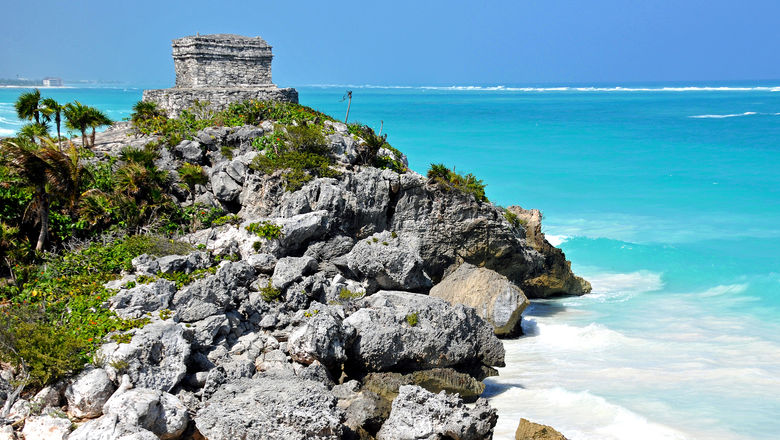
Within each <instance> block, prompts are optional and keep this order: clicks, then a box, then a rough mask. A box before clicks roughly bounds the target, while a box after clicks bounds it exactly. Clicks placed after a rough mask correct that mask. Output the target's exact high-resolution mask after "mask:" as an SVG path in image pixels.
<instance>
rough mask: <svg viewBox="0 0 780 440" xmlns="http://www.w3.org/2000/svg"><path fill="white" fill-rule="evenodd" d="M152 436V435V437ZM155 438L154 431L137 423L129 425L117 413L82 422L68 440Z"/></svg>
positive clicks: (139, 439) (144, 439)
mask: <svg viewBox="0 0 780 440" xmlns="http://www.w3.org/2000/svg"><path fill="white" fill-rule="evenodd" d="M150 436H151V437H150ZM119 439H122V440H131V439H132V440H147V439H148V440H153V439H159V437H157V436H156V435H155V434H154V433H153V432H151V431H149V430H147V429H144V428H141V427H140V426H136V425H128V424H126V423H122V421H120V420H119V416H118V415H116V414H106V415H104V416H101V417H99V418H97V419H92V420H89V421H87V422H86V423H83V424H81V425H80V426H79V427H78V428H76V430H75V431H73V432H71V433H70V435H69V436H68V440H119Z"/></svg>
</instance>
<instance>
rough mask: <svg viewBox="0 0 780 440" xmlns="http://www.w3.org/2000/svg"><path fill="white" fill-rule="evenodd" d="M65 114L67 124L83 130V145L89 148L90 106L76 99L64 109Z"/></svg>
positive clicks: (74, 128) (70, 127)
mask: <svg viewBox="0 0 780 440" xmlns="http://www.w3.org/2000/svg"><path fill="white" fill-rule="evenodd" d="M63 114H64V115H65V126H66V127H68V128H69V129H71V130H78V131H80V132H81V146H82V147H83V148H87V144H86V142H87V128H89V124H90V115H89V107H88V106H86V105H84V104H82V103H80V102H78V101H74V102H72V103H68V104H66V105H65V108H64V109H63Z"/></svg>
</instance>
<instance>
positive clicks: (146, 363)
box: [99, 321, 190, 391]
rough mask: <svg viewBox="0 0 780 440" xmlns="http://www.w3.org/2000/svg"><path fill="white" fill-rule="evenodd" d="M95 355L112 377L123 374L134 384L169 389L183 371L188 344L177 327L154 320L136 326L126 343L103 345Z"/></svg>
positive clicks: (185, 365) (180, 329)
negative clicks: (101, 359) (100, 359)
mask: <svg viewBox="0 0 780 440" xmlns="http://www.w3.org/2000/svg"><path fill="white" fill-rule="evenodd" d="M99 356H101V357H103V358H104V359H105V362H106V366H105V368H106V371H107V372H108V373H109V376H111V377H112V379H113V380H117V378H118V376H119V375H120V374H122V373H127V374H128V375H129V376H130V379H131V381H132V383H133V384H134V385H136V386H139V387H144V388H152V389H157V390H163V391H170V390H172V389H173V387H175V386H176V385H177V384H178V383H179V382H180V381H181V380H182V379H183V378H184V376H185V374H186V373H187V360H188V358H189V356H190V343H189V341H187V339H185V338H184V329H183V328H182V327H181V326H179V325H178V324H176V323H174V322H172V321H157V322H152V323H150V324H147V325H145V326H144V327H143V328H140V329H137V330H136V331H135V334H134V335H133V338H132V339H131V340H130V343H127V344H117V343H109V344H105V345H103V347H101V349H100V354H99Z"/></svg>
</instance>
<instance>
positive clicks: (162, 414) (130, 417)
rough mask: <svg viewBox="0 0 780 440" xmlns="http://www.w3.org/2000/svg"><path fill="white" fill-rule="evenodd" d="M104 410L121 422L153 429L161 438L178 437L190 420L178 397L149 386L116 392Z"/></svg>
mask: <svg viewBox="0 0 780 440" xmlns="http://www.w3.org/2000/svg"><path fill="white" fill-rule="evenodd" d="M103 412H104V413H106V414H107V415H113V416H116V417H117V420H118V421H119V423H121V424H125V425H129V426H137V427H140V428H142V429H145V430H148V431H151V432H152V433H154V434H156V435H157V436H159V438H160V439H161V440H167V439H175V438H178V437H179V436H180V435H181V434H182V433H183V432H184V430H185V429H186V428H187V423H188V422H189V415H188V413H187V408H186V407H185V406H184V405H183V404H182V403H181V402H180V401H179V399H177V398H176V396H173V395H172V394H168V393H166V392H163V391H159V390H152V389H148V388H135V389H131V390H127V391H124V392H121V393H117V395H115V396H112V397H111V399H109V401H108V402H107V403H106V404H105V406H104V407H103Z"/></svg>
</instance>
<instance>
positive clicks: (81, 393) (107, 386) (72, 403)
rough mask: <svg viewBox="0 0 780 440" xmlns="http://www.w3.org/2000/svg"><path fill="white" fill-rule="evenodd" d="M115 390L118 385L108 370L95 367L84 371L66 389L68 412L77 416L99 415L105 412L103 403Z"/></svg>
mask: <svg viewBox="0 0 780 440" xmlns="http://www.w3.org/2000/svg"><path fill="white" fill-rule="evenodd" d="M114 390H116V387H115V386H114V383H113V382H111V379H110V378H109V377H108V373H106V370H104V369H102V368H94V369H91V370H86V371H83V372H82V373H80V374H79V375H78V376H76V380H75V381H73V383H72V384H70V385H69V386H68V387H67V388H66V389H65V398H66V399H67V400H68V412H70V414H71V415H73V416H74V417H77V418H92V417H97V416H99V415H101V414H103V405H104V404H105V403H106V401H108V399H109V397H111V394H113V393H114Z"/></svg>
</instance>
